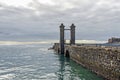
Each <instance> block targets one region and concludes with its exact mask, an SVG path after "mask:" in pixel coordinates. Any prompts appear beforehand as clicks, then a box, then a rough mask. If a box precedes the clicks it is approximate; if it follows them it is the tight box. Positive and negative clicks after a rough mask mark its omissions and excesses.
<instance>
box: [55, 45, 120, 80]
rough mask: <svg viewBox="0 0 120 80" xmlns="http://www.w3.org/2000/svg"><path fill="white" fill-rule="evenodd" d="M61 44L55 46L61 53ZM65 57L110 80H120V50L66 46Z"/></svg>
mask: <svg viewBox="0 0 120 80" xmlns="http://www.w3.org/2000/svg"><path fill="white" fill-rule="evenodd" d="M59 48H60V47H59V44H57V43H56V44H55V45H54V49H55V51H57V52H59ZM64 55H65V56H66V55H67V56H68V55H69V57H70V58H71V59H72V60H74V61H76V62H77V63H79V64H81V65H82V66H84V67H86V68H88V69H90V70H91V71H93V72H95V73H97V74H98V75H101V76H103V77H105V78H106V79H108V80H120V49H118V48H115V47H96V46H75V45H72V46H70V45H66V46H65V54H64Z"/></svg>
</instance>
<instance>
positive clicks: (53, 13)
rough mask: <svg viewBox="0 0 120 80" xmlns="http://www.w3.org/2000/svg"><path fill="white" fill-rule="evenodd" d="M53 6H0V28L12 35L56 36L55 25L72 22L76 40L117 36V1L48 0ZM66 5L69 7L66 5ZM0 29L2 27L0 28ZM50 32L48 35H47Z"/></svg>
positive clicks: (56, 29)
mask: <svg viewBox="0 0 120 80" xmlns="http://www.w3.org/2000/svg"><path fill="white" fill-rule="evenodd" d="M52 1H54V3H55V5H50V4H41V3H39V2H38V1H37V0H33V2H31V3H30V4H29V6H30V7H31V8H23V7H13V6H7V5H4V6H0V7H3V9H0V18H1V19H0V27H1V26H2V27H3V26H4V27H6V29H9V31H8V32H9V33H14V29H16V32H15V33H16V35H18V34H19V35H29V36H30V35H31V36H35V35H36V37H40V36H41V37H42V38H47V37H48V38H51V37H52V38H53V37H56V38H57V39H58V36H59V25H60V23H65V26H67V27H68V26H70V25H71V23H75V25H76V26H77V27H76V29H77V30H76V31H77V33H76V35H77V39H96V38H97V39H100V40H105V39H107V38H108V37H111V36H120V35H119V29H120V28H119V26H120V23H119V21H120V6H119V5H120V1H119V0H58V1H56V0H52ZM68 5H70V6H68ZM0 31H2V29H0ZM49 34H50V35H49Z"/></svg>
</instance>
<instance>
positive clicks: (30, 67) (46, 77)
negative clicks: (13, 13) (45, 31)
mask: <svg viewBox="0 0 120 80" xmlns="http://www.w3.org/2000/svg"><path fill="white" fill-rule="evenodd" d="M51 46H52V45H51V44H18V45H11V44H10V45H3V44H2V45H0V80H103V78H102V77H99V76H97V75H96V74H94V73H92V72H91V71H89V70H87V69H85V68H83V67H82V66H80V65H79V64H77V63H75V62H74V61H72V60H70V59H68V58H65V57H64V56H63V55H57V54H56V53H55V52H54V51H53V50H48V48H49V47H51Z"/></svg>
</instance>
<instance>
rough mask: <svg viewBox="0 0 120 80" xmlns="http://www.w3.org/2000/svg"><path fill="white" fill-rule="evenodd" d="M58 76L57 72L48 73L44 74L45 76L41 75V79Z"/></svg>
mask: <svg viewBox="0 0 120 80" xmlns="http://www.w3.org/2000/svg"><path fill="white" fill-rule="evenodd" d="M54 77H56V75H55V73H49V74H46V75H43V76H40V78H41V79H48V78H49V79H51V78H54Z"/></svg>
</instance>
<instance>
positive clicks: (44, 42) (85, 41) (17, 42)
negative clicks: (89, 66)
mask: <svg viewBox="0 0 120 80" xmlns="http://www.w3.org/2000/svg"><path fill="white" fill-rule="evenodd" d="M58 42H59V40H45V41H32V42H29V41H28V42H22V41H21V42H20V41H0V45H26V44H53V43H58ZM105 42H106V41H96V40H76V43H105ZM66 43H69V40H66Z"/></svg>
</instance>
